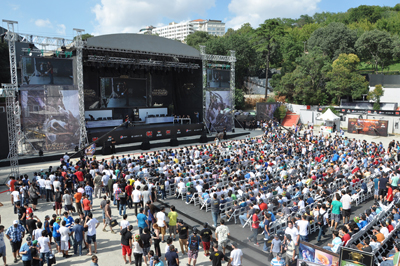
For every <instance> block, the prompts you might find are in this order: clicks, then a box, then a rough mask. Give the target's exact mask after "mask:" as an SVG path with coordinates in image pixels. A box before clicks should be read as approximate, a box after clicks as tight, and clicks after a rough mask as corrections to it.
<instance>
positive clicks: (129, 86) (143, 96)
mask: <svg viewBox="0 0 400 266" xmlns="http://www.w3.org/2000/svg"><path fill="white" fill-rule="evenodd" d="M100 95H101V106H102V107H103V108H118V107H119V108H126V107H147V81H146V79H129V78H100Z"/></svg>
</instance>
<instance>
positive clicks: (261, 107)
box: [257, 103, 281, 120]
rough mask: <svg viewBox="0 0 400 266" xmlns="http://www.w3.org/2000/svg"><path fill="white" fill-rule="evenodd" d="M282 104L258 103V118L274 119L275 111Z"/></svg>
mask: <svg viewBox="0 0 400 266" xmlns="http://www.w3.org/2000/svg"><path fill="white" fill-rule="evenodd" d="M280 105H281V104H280V103H257V119H259V120H261V119H263V120H269V119H274V112H275V110H276V109H277V108H278V107H279V106H280Z"/></svg>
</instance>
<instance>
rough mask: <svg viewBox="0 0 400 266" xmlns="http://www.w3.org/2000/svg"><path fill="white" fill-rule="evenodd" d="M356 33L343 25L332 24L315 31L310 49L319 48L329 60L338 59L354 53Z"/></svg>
mask: <svg viewBox="0 0 400 266" xmlns="http://www.w3.org/2000/svg"><path fill="white" fill-rule="evenodd" d="M356 40H357V36H356V32H355V31H354V30H350V29H349V28H347V27H346V25H344V24H343V23H337V22H332V23H330V24H329V25H328V26H325V27H323V28H319V29H317V30H315V31H314V32H313V33H312V34H311V36H310V39H308V47H309V49H314V48H319V49H321V51H322V52H323V53H324V54H326V55H327V56H328V57H329V58H331V59H332V60H333V59H336V58H337V57H338V56H339V54H350V53H354V44H355V42H356Z"/></svg>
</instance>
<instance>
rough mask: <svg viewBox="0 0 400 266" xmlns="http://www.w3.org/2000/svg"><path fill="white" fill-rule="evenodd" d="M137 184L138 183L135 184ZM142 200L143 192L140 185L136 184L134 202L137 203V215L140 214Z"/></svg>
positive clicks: (133, 194)
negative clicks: (139, 206) (138, 209)
mask: <svg viewBox="0 0 400 266" xmlns="http://www.w3.org/2000/svg"><path fill="white" fill-rule="evenodd" d="M135 185H136V184H135ZM141 201H142V192H140V186H135V190H134V191H133V192H132V202H133V204H135V215H136V216H137V215H138V211H137V208H138V205H139V204H140V203H141Z"/></svg>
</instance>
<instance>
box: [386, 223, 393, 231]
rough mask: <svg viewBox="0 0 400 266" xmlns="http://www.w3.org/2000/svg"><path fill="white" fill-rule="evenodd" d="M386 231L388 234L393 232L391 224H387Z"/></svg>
mask: <svg viewBox="0 0 400 266" xmlns="http://www.w3.org/2000/svg"><path fill="white" fill-rule="evenodd" d="M386 224H387V222H386ZM387 229H388V230H389V233H390V232H392V231H393V230H394V227H393V225H392V224H388V226H387Z"/></svg>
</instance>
